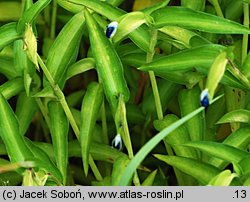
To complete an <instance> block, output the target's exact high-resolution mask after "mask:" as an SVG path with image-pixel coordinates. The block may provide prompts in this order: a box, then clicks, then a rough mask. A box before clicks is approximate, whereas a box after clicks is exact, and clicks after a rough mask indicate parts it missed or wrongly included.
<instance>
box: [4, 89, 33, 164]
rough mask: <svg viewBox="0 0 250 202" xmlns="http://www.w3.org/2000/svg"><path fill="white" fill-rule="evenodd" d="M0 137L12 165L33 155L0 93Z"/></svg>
mask: <svg viewBox="0 0 250 202" xmlns="http://www.w3.org/2000/svg"><path fill="white" fill-rule="evenodd" d="M0 111H1V113H0V135H1V138H2V140H3V142H4V144H5V146H6V149H7V154H8V156H9V158H10V161H11V162H12V163H15V162H21V161H25V160H26V159H29V158H32V157H33V155H32V153H31V152H30V150H29V149H28V147H27V145H26V143H25V141H24V139H23V136H21V135H20V133H19V125H18V121H17V118H16V115H15V114H14V112H13V110H12V109H11V107H10V105H9V103H8V102H7V101H6V99H5V98H4V97H3V95H2V93H0Z"/></svg>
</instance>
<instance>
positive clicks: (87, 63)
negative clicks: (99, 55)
mask: <svg viewBox="0 0 250 202" xmlns="http://www.w3.org/2000/svg"><path fill="white" fill-rule="evenodd" d="M94 68H95V60H94V59H93V58H84V59H82V60H79V61H77V62H76V63H74V64H73V65H71V66H70V67H69V68H68V70H67V76H66V77H67V80H68V79H70V78H71V77H73V76H76V75H78V74H81V73H83V72H86V71H88V70H91V69H94Z"/></svg>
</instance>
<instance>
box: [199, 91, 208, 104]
mask: <svg viewBox="0 0 250 202" xmlns="http://www.w3.org/2000/svg"><path fill="white" fill-rule="evenodd" d="M200 103H201V106H203V107H208V106H209V95H208V89H207V88H206V89H204V90H203V91H202V92H201V95H200Z"/></svg>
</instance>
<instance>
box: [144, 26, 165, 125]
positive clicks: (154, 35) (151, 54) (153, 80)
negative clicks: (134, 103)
mask: <svg viewBox="0 0 250 202" xmlns="http://www.w3.org/2000/svg"><path fill="white" fill-rule="evenodd" d="M156 42H157V30H156V29H153V30H152V37H151V41H150V50H151V51H150V52H148V53H147V58H146V62H147V63H149V62H152V60H153V57H154V54H155V51H154V48H155V45H156ZM149 78H150V82H151V86H152V90H153V94H154V99H155V107H156V112H157V116H158V119H159V120H161V119H163V112H162V106H161V99H160V95H159V91H158V87H157V82H156V78H155V74H154V72H153V71H149Z"/></svg>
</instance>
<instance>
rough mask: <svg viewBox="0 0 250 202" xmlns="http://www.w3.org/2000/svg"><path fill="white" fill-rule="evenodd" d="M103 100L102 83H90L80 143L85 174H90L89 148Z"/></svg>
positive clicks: (86, 95)
mask: <svg viewBox="0 0 250 202" xmlns="http://www.w3.org/2000/svg"><path fill="white" fill-rule="evenodd" d="M102 102H103V90H102V86H101V84H98V83H91V84H89V86H88V88H87V91H86V94H85V96H84V99H83V102H82V109H81V119H82V121H81V127H80V143H81V148H82V158H83V167H84V172H85V175H87V174H88V167H89V150H90V145H91V140H92V137H93V131H94V127H95V123H96V119H97V117H98V114H99V112H100V109H101V105H102Z"/></svg>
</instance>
